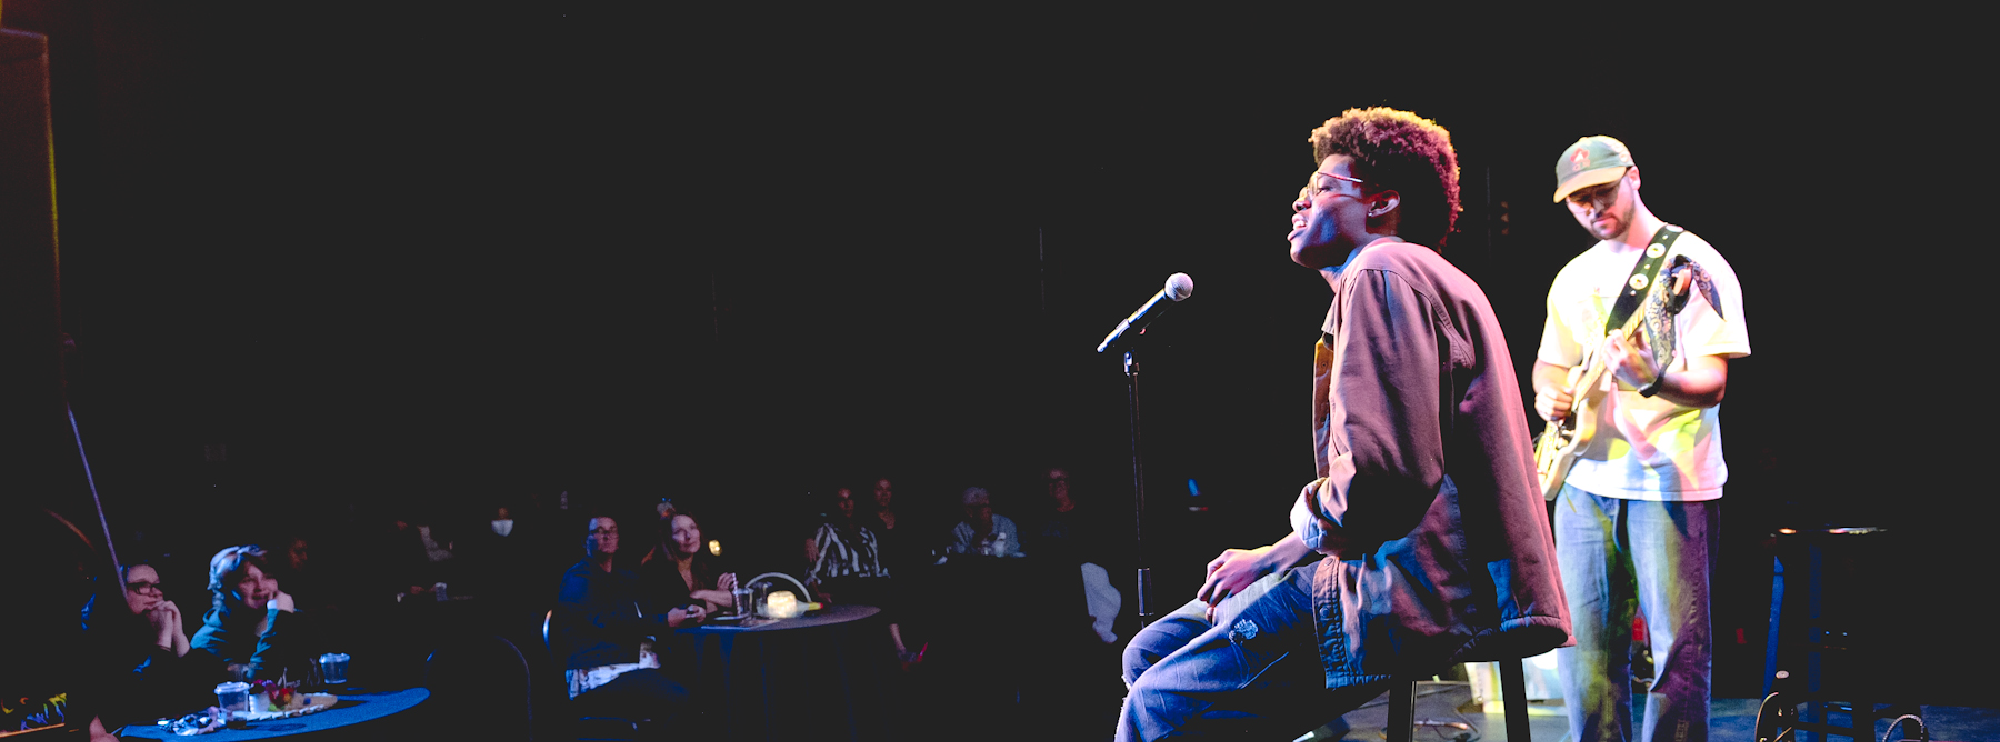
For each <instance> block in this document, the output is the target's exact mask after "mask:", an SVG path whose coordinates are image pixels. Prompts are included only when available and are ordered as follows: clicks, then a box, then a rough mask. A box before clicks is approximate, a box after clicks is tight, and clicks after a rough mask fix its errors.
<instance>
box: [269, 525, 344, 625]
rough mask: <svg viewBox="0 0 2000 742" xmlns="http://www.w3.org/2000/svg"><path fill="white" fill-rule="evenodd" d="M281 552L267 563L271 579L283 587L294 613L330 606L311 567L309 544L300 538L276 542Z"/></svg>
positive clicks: (322, 581)
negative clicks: (281, 547) (280, 545)
mask: <svg viewBox="0 0 2000 742" xmlns="http://www.w3.org/2000/svg"><path fill="white" fill-rule="evenodd" d="M276 543H278V544H282V545H283V547H284V548H283V549H282V550H281V551H279V552H278V553H277V554H275V555H273V556H274V558H272V559H271V560H270V567H271V577H272V579H275V580H277V582H278V584H280V585H283V586H284V588H285V589H284V593H285V595H287V596H289V600H290V602H291V605H292V608H293V609H294V610H316V609H320V608H327V607H330V606H332V605H333V603H334V601H333V599H332V598H333V596H332V594H331V593H329V592H328V590H327V585H326V584H325V580H322V579H321V578H320V574H319V571H318V570H317V569H315V568H313V567H311V566H310V565H311V564H312V543H311V542H310V541H309V540H307V539H306V537H305V536H304V535H301V534H296V533H294V534H290V535H287V536H285V537H284V538H281V539H279V540H278V541H277V542H276Z"/></svg>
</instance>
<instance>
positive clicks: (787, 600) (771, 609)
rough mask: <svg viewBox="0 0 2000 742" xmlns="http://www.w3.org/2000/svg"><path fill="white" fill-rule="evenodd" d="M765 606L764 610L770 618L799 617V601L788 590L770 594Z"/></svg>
mask: <svg viewBox="0 0 2000 742" xmlns="http://www.w3.org/2000/svg"><path fill="white" fill-rule="evenodd" d="M767 606H768V607H766V608H765V609H764V610H765V612H767V613H769V614H771V617H772V618H797V617H798V615H799V600H798V598H796V597H794V596H793V595H792V591H790V590H779V591H777V592H774V593H771V597H770V602H769V603H768V604H767Z"/></svg>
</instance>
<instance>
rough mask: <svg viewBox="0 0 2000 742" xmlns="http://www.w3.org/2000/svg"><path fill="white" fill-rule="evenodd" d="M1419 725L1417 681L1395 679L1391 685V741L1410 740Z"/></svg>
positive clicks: (1389, 725) (1408, 741) (1389, 728)
mask: <svg viewBox="0 0 2000 742" xmlns="http://www.w3.org/2000/svg"><path fill="white" fill-rule="evenodd" d="M1416 727H1417V681H1415V680H1410V681H1402V680H1398V681H1395V682H1394V683H1393V684H1391V685H1390V686H1389V721H1388V729H1387V730H1385V731H1387V732H1388V734H1389V742H1410V737H1411V736H1412V735H1413V733H1414V730H1415V729H1416Z"/></svg>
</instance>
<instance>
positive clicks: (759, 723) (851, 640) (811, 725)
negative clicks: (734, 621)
mask: <svg viewBox="0 0 2000 742" xmlns="http://www.w3.org/2000/svg"><path fill="white" fill-rule="evenodd" d="M879 613H880V609H878V608H874V607H871V606H863V605H835V606H830V607H828V608H826V609H824V610H820V611H815V612H814V613H813V614H812V615H808V616H801V617H799V618H783V619H750V620H749V623H748V625H744V626H737V625H729V624H715V625H707V626H698V627H694V628H687V629H677V630H675V631H674V633H673V640H672V643H671V652H672V653H673V654H674V655H679V656H668V657H662V660H663V661H664V662H665V663H667V665H666V667H664V668H663V670H664V671H665V672H667V673H668V675H669V677H673V678H675V679H676V680H679V681H681V682H682V683H684V684H686V685H687V687H688V691H689V694H690V698H689V701H690V702H691V703H692V704H694V706H695V707H696V708H699V709H702V710H703V711H704V712H705V715H706V716H707V717H708V720H709V722H710V723H712V724H713V725H714V726H715V729H713V730H711V731H712V732H713V733H714V734H717V735H719V737H717V738H719V739H779V738H798V737H800V736H801V735H804V736H810V737H812V738H815V739H876V738H879V737H881V736H882V735H881V731H882V729H883V723H884V719H883V718H882V714H883V710H884V707H885V705H886V704H885V699H884V698H883V696H882V687H883V685H884V683H883V680H884V679H885V678H886V677H887V673H888V672H889V671H890V670H891V669H892V665H893V660H894V659H895V651H894V650H893V649H892V648H891V646H890V643H889V632H888V629H887V627H885V626H884V625H883V623H882V621H881V619H880V617H879V615H878V614H879Z"/></svg>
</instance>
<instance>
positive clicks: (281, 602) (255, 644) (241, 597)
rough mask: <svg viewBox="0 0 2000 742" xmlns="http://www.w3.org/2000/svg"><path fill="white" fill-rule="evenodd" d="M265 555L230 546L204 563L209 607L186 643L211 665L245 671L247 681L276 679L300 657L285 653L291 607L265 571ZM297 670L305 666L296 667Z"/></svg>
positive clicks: (245, 547) (251, 549)
mask: <svg viewBox="0 0 2000 742" xmlns="http://www.w3.org/2000/svg"><path fill="white" fill-rule="evenodd" d="M269 565H270V562H269V561H268V559H267V557H266V556H265V553H264V550H263V549H262V548H260V547H257V546H231V547H229V548H227V549H223V550H222V551H219V552H216V554H215V557H214V558H212V559H210V560H209V562H208V592H209V596H210V604H211V605H210V608H209V610H208V613H207V614H206V615H204V616H202V625H201V628H200V629H199V630H197V631H196V632H195V634H194V639H193V640H192V641H190V642H189V646H190V647H191V648H192V649H195V650H200V651H202V652H207V653H208V654H209V655H210V656H211V657H212V658H213V659H214V660H215V661H217V662H219V663H222V664H225V665H228V664H241V665H244V666H245V675H244V677H245V678H247V679H258V678H276V677H278V676H279V675H280V674H282V673H283V672H284V668H285V666H286V665H287V664H288V663H291V662H298V661H299V658H297V657H293V656H291V655H288V654H286V652H287V651H288V650H287V647H286V645H285V642H284V641H282V640H281V636H282V631H281V630H280V627H281V626H283V625H284V624H285V623H286V622H287V621H288V620H289V619H288V618H287V617H288V616H289V615H290V614H291V612H292V610H293V606H292V603H291V599H290V597H289V596H287V595H285V594H284V593H282V592H279V590H278V581H277V579H276V578H274V577H273V576H272V575H271V573H270V572H268V571H266V568H267V567H268V566H269ZM299 664H301V666H302V665H303V663H302V662H300V663H299Z"/></svg>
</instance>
